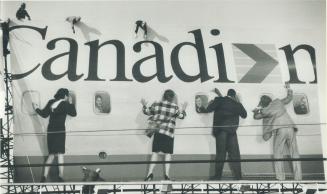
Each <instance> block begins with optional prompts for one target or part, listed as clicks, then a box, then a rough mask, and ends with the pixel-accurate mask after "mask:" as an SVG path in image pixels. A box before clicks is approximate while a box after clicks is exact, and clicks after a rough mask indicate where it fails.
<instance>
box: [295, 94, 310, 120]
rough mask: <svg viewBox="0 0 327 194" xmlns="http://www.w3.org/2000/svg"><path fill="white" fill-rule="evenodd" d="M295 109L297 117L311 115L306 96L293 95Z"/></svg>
mask: <svg viewBox="0 0 327 194" xmlns="http://www.w3.org/2000/svg"><path fill="white" fill-rule="evenodd" d="M293 107H294V112H295V114H297V115H305V114H308V113H309V110H310V109H309V101H308V98H307V95H305V94H299V93H297V94H294V95H293Z"/></svg>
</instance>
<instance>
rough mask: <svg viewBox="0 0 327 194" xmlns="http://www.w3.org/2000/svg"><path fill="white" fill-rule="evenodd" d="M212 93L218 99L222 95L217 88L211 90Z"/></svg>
mask: <svg viewBox="0 0 327 194" xmlns="http://www.w3.org/2000/svg"><path fill="white" fill-rule="evenodd" d="M212 91H213V92H214V93H216V94H217V95H218V97H222V96H223V95H222V94H221V93H220V91H219V89H218V88H215V89H213V90H212Z"/></svg>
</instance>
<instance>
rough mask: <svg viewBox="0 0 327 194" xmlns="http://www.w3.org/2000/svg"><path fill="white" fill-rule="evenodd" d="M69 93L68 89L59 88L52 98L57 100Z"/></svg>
mask: <svg viewBox="0 0 327 194" xmlns="http://www.w3.org/2000/svg"><path fill="white" fill-rule="evenodd" d="M68 95H69V91H68V89H66V88H60V89H59V90H58V91H57V93H56V94H55V95H54V98H55V99H56V100H59V99H64V98H65V96H68Z"/></svg>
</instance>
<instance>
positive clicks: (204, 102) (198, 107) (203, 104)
mask: <svg viewBox="0 0 327 194" xmlns="http://www.w3.org/2000/svg"><path fill="white" fill-rule="evenodd" d="M194 100H195V111H196V112H197V113H206V108H207V107H208V96H207V95H205V94H197V95H195V99H194Z"/></svg>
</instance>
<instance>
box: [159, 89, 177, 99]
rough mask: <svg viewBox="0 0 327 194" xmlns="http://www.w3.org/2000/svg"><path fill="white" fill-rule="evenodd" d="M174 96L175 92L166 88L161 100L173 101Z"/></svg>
mask: <svg viewBox="0 0 327 194" xmlns="http://www.w3.org/2000/svg"><path fill="white" fill-rule="evenodd" d="M174 98H175V92H174V91H172V90H166V91H165V92H164V95H163V97H162V99H163V100H167V101H168V102H173V100H174Z"/></svg>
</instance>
